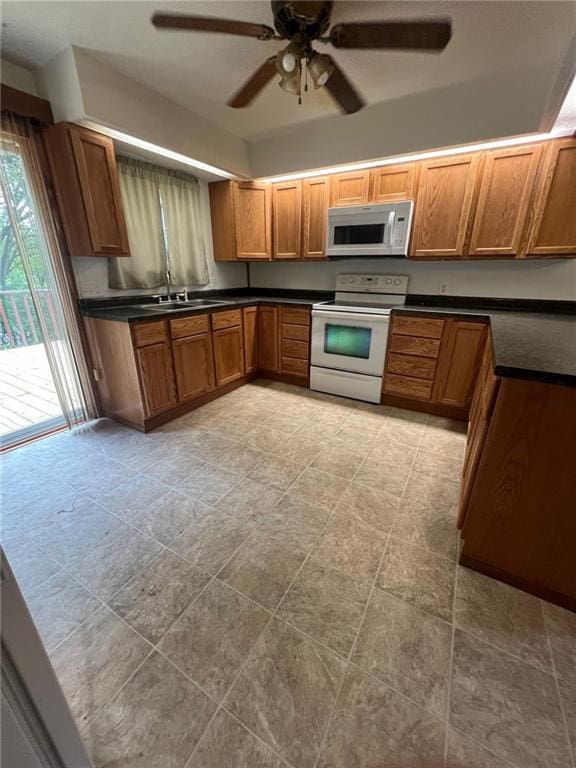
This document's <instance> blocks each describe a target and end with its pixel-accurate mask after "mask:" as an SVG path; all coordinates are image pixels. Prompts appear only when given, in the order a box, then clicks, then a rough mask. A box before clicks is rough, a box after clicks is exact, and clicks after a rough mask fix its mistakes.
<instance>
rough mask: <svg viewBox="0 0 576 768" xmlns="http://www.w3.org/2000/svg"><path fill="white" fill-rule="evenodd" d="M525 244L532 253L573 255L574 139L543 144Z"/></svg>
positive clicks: (575, 229)
mask: <svg viewBox="0 0 576 768" xmlns="http://www.w3.org/2000/svg"><path fill="white" fill-rule="evenodd" d="M539 188H540V193H539V195H538V199H537V200H536V208H535V213H534V221H533V224H532V231H531V235H530V242H529V245H528V254H529V255H533V256H547V255H552V256H553V255H558V256H576V139H560V140H559V141H553V142H550V143H549V146H548V147H546V154H545V159H544V168H543V172H542V174H541V177H540V179H539Z"/></svg>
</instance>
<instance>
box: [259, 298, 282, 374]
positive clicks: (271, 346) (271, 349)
mask: <svg viewBox="0 0 576 768" xmlns="http://www.w3.org/2000/svg"><path fill="white" fill-rule="evenodd" d="M279 317H280V313H279V311H278V307H267V306H263V307H259V308H258V365H259V367H260V370H262V371H270V372H271V373H278V372H279V371H280V328H279Z"/></svg>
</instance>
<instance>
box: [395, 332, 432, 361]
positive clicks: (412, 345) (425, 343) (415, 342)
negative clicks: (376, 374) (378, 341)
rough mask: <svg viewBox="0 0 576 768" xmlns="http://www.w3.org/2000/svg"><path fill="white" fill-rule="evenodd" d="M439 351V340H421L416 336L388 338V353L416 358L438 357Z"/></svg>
mask: <svg viewBox="0 0 576 768" xmlns="http://www.w3.org/2000/svg"><path fill="white" fill-rule="evenodd" d="M439 351H440V340H439V339H422V338H419V337H417V336H399V335H396V334H395V333H393V334H392V335H391V336H390V352H398V353H400V354H402V355H416V356H417V357H432V358H436V357H438V353H439Z"/></svg>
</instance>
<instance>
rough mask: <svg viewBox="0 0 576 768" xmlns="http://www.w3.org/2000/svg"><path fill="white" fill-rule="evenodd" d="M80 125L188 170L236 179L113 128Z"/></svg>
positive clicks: (215, 168) (235, 176) (222, 170)
mask: <svg viewBox="0 0 576 768" xmlns="http://www.w3.org/2000/svg"><path fill="white" fill-rule="evenodd" d="M82 125H85V126H86V127H87V128H92V129H93V130H95V131H98V132H99V133H103V134H105V135H106V136H109V137H110V138H111V139H116V140H117V141H123V142H125V143H126V144H131V145H132V146H133V147H138V148H139V149H144V150H147V151H148V152H153V153H154V154H156V155H160V156H161V157H167V158H168V159H170V160H175V161H176V162H178V163H182V164H183V165H188V166H190V168H196V169H197V170H199V171H206V173H213V174H214V175H215V176H221V177H222V178H223V179H236V178H238V176H237V174H235V173H230V172H229V171H225V170H224V169H223V168H217V167H216V166H215V165H209V164H208V163H203V162H202V161H201V160H196V159H195V158H193V157H189V156H188V155H181V154H180V153H179V152H173V151H172V150H171V149H166V147H161V146H160V145H159V144H152V142H150V141H145V140H144V139H139V138H137V137H136V136H131V135H130V134H129V133H122V131H117V130H116V129H115V128H109V127H108V126H106V125H101V124H100V123H93V122H91V121H90V120H82Z"/></svg>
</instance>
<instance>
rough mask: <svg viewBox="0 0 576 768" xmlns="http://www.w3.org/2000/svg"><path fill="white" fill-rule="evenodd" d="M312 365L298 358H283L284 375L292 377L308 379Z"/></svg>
mask: <svg viewBox="0 0 576 768" xmlns="http://www.w3.org/2000/svg"><path fill="white" fill-rule="evenodd" d="M309 368H310V363H309V362H308V360H302V359H301V358H297V357H283V358H282V373H288V374H290V375H291V376H299V377H301V378H308V374H309Z"/></svg>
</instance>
